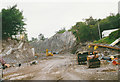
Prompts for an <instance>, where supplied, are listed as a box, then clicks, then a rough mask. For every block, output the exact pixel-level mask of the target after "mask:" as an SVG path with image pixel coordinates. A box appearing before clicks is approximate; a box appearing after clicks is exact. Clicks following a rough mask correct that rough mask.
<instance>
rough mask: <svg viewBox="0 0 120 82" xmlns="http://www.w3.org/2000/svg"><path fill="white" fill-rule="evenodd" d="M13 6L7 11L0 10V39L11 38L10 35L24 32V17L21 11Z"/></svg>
mask: <svg viewBox="0 0 120 82" xmlns="http://www.w3.org/2000/svg"><path fill="white" fill-rule="evenodd" d="M16 7H17V5H14V6H12V7H10V8H8V9H2V38H3V39H7V38H8V37H11V38H12V35H17V34H22V33H23V32H25V31H26V29H25V28H24V25H26V24H25V23H24V17H23V16H22V11H20V10H19V9H17V8H16Z"/></svg>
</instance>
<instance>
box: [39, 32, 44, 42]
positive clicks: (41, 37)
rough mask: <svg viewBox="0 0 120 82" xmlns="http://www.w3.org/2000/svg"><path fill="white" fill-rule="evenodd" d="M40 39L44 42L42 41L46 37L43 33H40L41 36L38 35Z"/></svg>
mask: <svg viewBox="0 0 120 82" xmlns="http://www.w3.org/2000/svg"><path fill="white" fill-rule="evenodd" d="M38 38H39V40H42V41H44V40H45V37H44V35H43V34H42V33H40V34H39V35H38Z"/></svg>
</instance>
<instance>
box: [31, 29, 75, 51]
mask: <svg viewBox="0 0 120 82" xmlns="http://www.w3.org/2000/svg"><path fill="white" fill-rule="evenodd" d="M75 41H76V38H75V36H74V35H73V34H72V33H71V32H68V31H66V32H64V33H62V34H55V35H54V36H52V37H51V38H49V39H46V40H45V41H38V42H32V43H31V45H32V46H33V47H35V50H36V52H45V50H46V49H49V50H51V51H55V52H61V51H64V50H69V49H70V48H71V47H72V46H73V44H74V43H75Z"/></svg>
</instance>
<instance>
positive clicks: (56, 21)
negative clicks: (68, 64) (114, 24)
mask: <svg viewBox="0 0 120 82" xmlns="http://www.w3.org/2000/svg"><path fill="white" fill-rule="evenodd" d="M118 1H120V0H0V2H2V3H0V10H1V9H2V8H7V7H9V6H13V5H15V4H17V5H18V7H17V8H19V9H20V10H22V11H23V15H24V17H25V18H26V21H25V22H26V24H27V25H26V26H25V27H26V29H27V33H28V37H29V39H31V37H38V34H40V33H42V34H44V35H45V37H51V36H53V35H54V34H55V32H56V31H58V30H60V29H61V28H63V27H65V28H66V29H70V28H71V27H72V26H73V25H75V24H76V22H80V21H83V19H85V18H89V17H90V16H93V18H97V19H99V18H105V17H106V16H109V15H110V13H115V14H116V13H117V12H118Z"/></svg>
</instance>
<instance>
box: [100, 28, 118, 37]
mask: <svg viewBox="0 0 120 82" xmlns="http://www.w3.org/2000/svg"><path fill="white" fill-rule="evenodd" d="M116 30H118V29H111V30H104V31H103V32H102V38H104V37H107V36H109V34H110V33H111V32H114V31H116Z"/></svg>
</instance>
